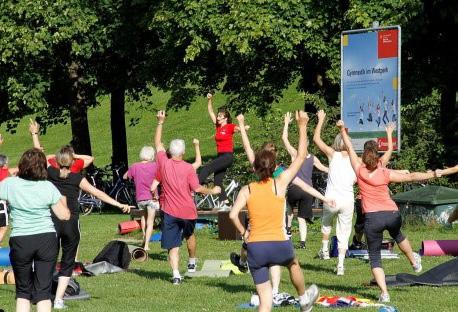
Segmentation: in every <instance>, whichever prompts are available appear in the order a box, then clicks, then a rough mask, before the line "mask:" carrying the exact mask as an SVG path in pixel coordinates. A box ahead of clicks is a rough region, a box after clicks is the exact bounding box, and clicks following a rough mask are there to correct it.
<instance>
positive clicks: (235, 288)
mask: <svg viewBox="0 0 458 312" xmlns="http://www.w3.org/2000/svg"><path fill="white" fill-rule="evenodd" d="M205 284H206V285H207V286H210V287H219V288H221V289H222V290H224V291H225V292H228V293H239V292H250V291H253V285H251V284H250V285H246V284H236V285H231V284H228V283H223V282H216V283H215V282H206V283H205Z"/></svg>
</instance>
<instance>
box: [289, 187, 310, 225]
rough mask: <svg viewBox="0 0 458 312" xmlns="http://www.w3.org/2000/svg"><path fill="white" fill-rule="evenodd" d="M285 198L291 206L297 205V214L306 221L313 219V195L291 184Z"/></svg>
mask: <svg viewBox="0 0 458 312" xmlns="http://www.w3.org/2000/svg"><path fill="white" fill-rule="evenodd" d="M286 199H287V201H288V204H290V205H291V207H297V216H298V217H299V218H303V219H305V220H307V221H308V222H311V221H312V220H313V210H312V205H313V196H312V195H310V194H309V193H306V192H304V191H303V190H302V189H301V188H300V187H299V186H297V185H294V184H291V185H290V186H289V187H288V192H287V193H286Z"/></svg>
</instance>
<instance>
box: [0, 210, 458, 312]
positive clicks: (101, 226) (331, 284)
mask: <svg viewBox="0 0 458 312" xmlns="http://www.w3.org/2000/svg"><path fill="white" fill-rule="evenodd" d="M127 219H128V217H127V216H125V215H117V214H102V215H99V214H91V215H89V216H85V217H81V223H82V225H81V228H82V240H81V245H80V246H81V247H80V260H83V261H91V260H92V259H93V258H94V257H95V256H96V255H97V253H98V252H99V251H100V250H101V249H102V248H103V246H104V245H105V244H106V243H107V242H108V241H110V240H112V239H114V238H117V237H119V236H118V235H117V234H116V231H117V227H116V226H117V224H118V222H120V221H123V220H127ZM319 226H320V225H319V222H317V223H315V224H314V225H312V226H311V227H309V231H308V239H307V242H308V243H307V249H306V250H296V253H297V256H298V258H299V261H300V263H301V266H302V268H303V273H304V277H305V282H306V285H309V284H310V283H316V284H317V285H318V286H319V287H320V291H321V294H323V295H340V296H346V295H354V296H358V297H363V298H369V299H372V300H375V299H376V298H377V296H378V293H379V291H378V289H377V288H376V287H368V286H367V285H366V284H367V283H368V282H369V280H370V279H371V273H370V268H369V264H367V263H365V262H363V261H360V260H356V259H347V260H346V271H345V276H343V277H339V276H336V275H335V274H334V273H333V269H334V267H335V265H336V258H332V259H331V260H329V261H322V260H318V259H315V258H314V257H315V255H316V253H317V251H318V249H319V247H320V241H321V234H320V230H319ZM404 232H405V234H407V236H408V237H409V239H410V240H411V242H412V246H413V248H414V249H418V248H419V246H420V243H421V241H422V240H424V239H431V238H434V239H456V236H457V234H458V230H457V229H456V228H455V229H454V230H451V231H444V230H442V229H440V228H438V227H434V226H429V227H426V226H425V227H420V228H417V229H415V230H413V229H412V228H407V229H404ZM130 237H133V238H140V233H134V234H132V235H130ZM293 237H294V238H295V239H297V237H298V233H297V229H296V232H295V233H293ZM197 243H198V247H197V254H198V261H199V262H198V264H199V268H200V267H201V265H202V264H203V262H204V261H205V260H207V259H221V260H222V259H228V255H229V252H231V251H238V250H239V249H240V241H219V240H218V238H217V233H216V232H215V230H213V229H203V230H198V231H197ZM296 243H297V242H296ZM395 250H396V251H399V250H398V249H397V248H395ZM186 259H187V255H186V248H181V263H180V270H181V272H184V271H185V269H186V268H185V266H186ZM449 259H450V257H423V268H424V270H428V269H430V268H432V267H434V266H436V265H437V264H440V263H442V262H445V261H446V260H449ZM384 268H385V272H386V273H387V274H395V273H400V272H407V273H412V269H411V267H410V265H409V263H408V261H407V259H406V258H405V257H404V256H401V257H400V259H398V260H385V261H384ZM170 278H171V271H170V268H169V265H168V263H167V255H166V253H165V252H164V251H163V250H161V249H160V246H159V243H151V251H150V258H149V260H148V261H147V262H144V263H138V262H132V263H131V265H130V268H129V271H128V272H126V273H118V274H111V275H108V274H107V275H102V276H96V277H79V278H77V280H78V282H79V283H80V284H81V287H82V288H83V289H85V290H86V291H87V292H88V293H89V294H90V295H91V299H90V300H87V301H72V302H68V303H67V304H68V306H69V307H70V311H97V312H99V311H100V312H102V311H107V312H108V311H109V312H113V311H234V310H236V306H237V305H239V304H241V303H243V302H248V301H249V300H250V296H251V293H253V292H254V291H255V288H254V284H253V281H252V279H251V276H250V275H249V274H244V275H231V276H230V277H228V278H193V279H186V280H185V282H184V283H183V284H182V285H180V286H174V285H172V284H171V283H170ZM280 290H281V291H286V292H289V293H291V294H295V292H294V288H293V287H292V285H291V283H290V281H289V277H288V273H287V271H286V269H283V270H282V281H281V285H280ZM390 293H391V299H392V304H393V305H395V306H397V307H398V309H399V311H432V310H433V311H456V288H455V287H426V286H425V287H402V288H394V289H390ZM14 305H15V299H14V287H13V286H5V285H1V286H0V308H2V309H4V310H5V311H14ZM275 310H277V309H275ZM376 310H377V309H376V308H367V309H364V311H376ZM278 311H297V310H296V309H294V308H282V309H279V310H278ZM314 311H328V308H322V307H319V306H315V308H314Z"/></svg>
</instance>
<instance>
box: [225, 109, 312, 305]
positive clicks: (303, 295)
mask: <svg viewBox="0 0 458 312" xmlns="http://www.w3.org/2000/svg"><path fill="white" fill-rule="evenodd" d="M308 119H309V118H308V116H307V114H306V113H304V112H297V113H296V121H297V124H298V128H299V148H298V151H297V156H296V158H295V159H294V160H293V162H292V164H291V165H290V166H289V167H288V168H287V169H285V170H284V171H283V173H282V174H280V175H279V176H277V177H276V178H272V176H273V173H274V171H275V169H276V167H277V164H276V154H275V152H273V151H271V150H266V149H262V150H261V151H259V152H258V153H256V155H255V159H254V164H253V165H254V171H255V173H256V175H257V176H258V181H257V182H253V183H250V184H249V185H246V186H244V187H243V188H242V189H241V190H240V192H239V195H238V196H237V199H236V201H235V203H234V206H233V207H232V210H231V212H230V214H229V217H230V218H231V220H232V222H233V223H234V225H235V227H236V229H237V230H238V231H239V232H240V233H241V234H242V237H243V239H244V241H245V242H246V244H247V250H248V266H249V268H250V273H251V275H252V277H253V281H254V283H255V285H256V291H257V293H258V295H259V299H260V305H259V311H270V310H271V309H272V285H271V283H270V281H269V268H270V267H271V266H276V265H282V266H286V267H287V268H288V270H289V273H290V277H291V281H292V282H293V284H294V287H295V288H296V290H297V293H298V295H299V301H300V305H301V311H311V309H312V306H313V303H314V302H315V301H316V299H317V298H318V288H317V287H316V285H312V286H311V287H310V288H309V289H308V290H306V289H305V285H304V276H303V274H302V270H301V267H300V265H299V261H298V260H297V257H296V256H295V254H294V248H293V245H292V242H291V240H290V239H289V238H288V236H287V234H286V228H285V227H286V217H285V214H286V198H285V194H286V189H287V187H288V185H289V183H290V182H291V181H292V180H293V179H294V177H295V176H296V174H297V172H298V171H299V168H300V167H301V164H302V162H303V161H304V159H305V157H306V155H307V143H306V142H307V133H306V128H307V122H308ZM245 206H246V207H247V209H248V215H249V221H248V223H249V226H248V228H247V227H245V226H244V225H243V224H242V223H241V222H240V220H239V212H240V210H242V208H243V207H245Z"/></svg>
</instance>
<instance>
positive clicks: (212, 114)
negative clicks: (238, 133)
mask: <svg viewBox="0 0 458 312" xmlns="http://www.w3.org/2000/svg"><path fill="white" fill-rule="evenodd" d="M207 99H208V103H207V109H208V114H209V115H210V118H211V120H212V121H213V124H214V125H216V115H215V112H214V111H213V94H211V93H208V94H207Z"/></svg>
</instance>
